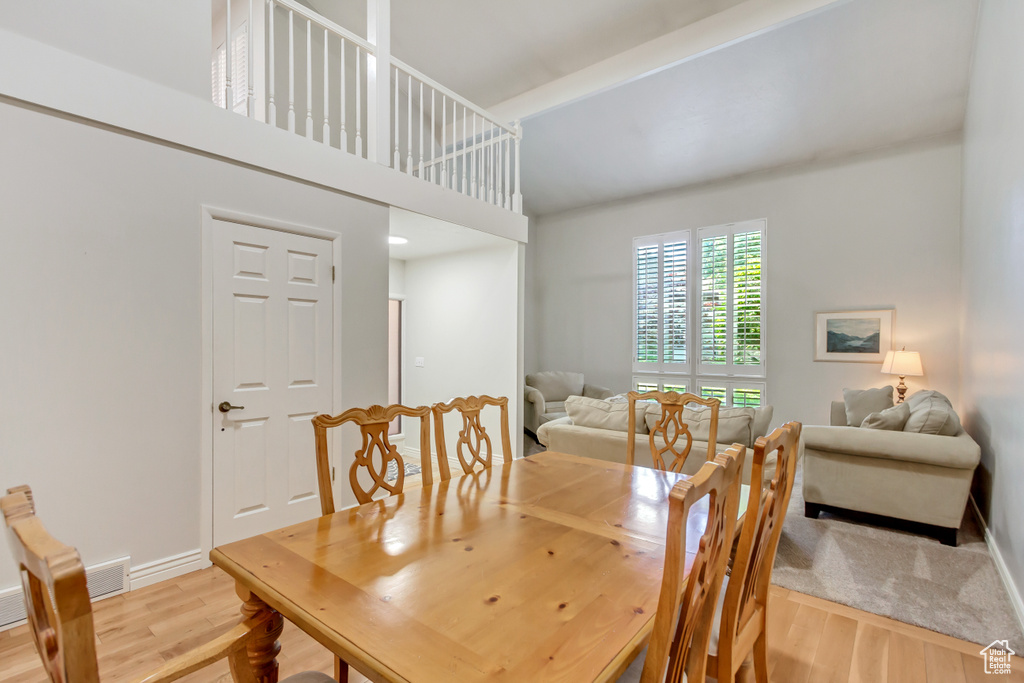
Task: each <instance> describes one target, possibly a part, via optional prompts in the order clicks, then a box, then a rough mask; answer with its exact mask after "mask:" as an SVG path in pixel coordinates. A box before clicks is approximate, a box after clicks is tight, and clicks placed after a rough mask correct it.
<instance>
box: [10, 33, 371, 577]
mask: <svg viewBox="0 0 1024 683" xmlns="http://www.w3.org/2000/svg"><path fill="white" fill-rule="evenodd" d="M202 51H203V52H205V51H206V46H205V45H204V46H203V48H202ZM0 129H2V130H7V131H11V130H17V131H19V133H18V135H3V136H0V159H3V163H0V206H3V220H2V229H3V237H4V244H3V248H2V249H0V288H2V290H3V292H4V295H3V296H2V297H0V320H2V321H3V323H2V324H3V328H2V329H3V332H2V334H0V354H2V356H3V358H4V362H3V363H0V387H3V391H0V416H2V417H0V490H5V489H6V488H7V487H10V486H13V485H17V484H22V483H27V484H30V485H31V486H32V487H33V490H34V491H35V493H36V499H37V503H38V508H39V511H40V514H41V515H42V516H43V517H44V519H45V520H46V522H47V524H48V526H49V527H50V528H51V530H52V532H53V533H54V534H56V535H57V536H58V537H61V538H64V539H66V540H67V541H68V542H71V543H74V544H75V545H76V546H77V547H78V548H79V549H80V551H81V553H82V555H83V559H84V561H85V563H86V565H91V564H94V563H98V562H102V561H105V560H109V559H112V558H116V557H120V556H123V555H131V558H132V565H133V566H137V565H140V564H144V563H148V562H153V561H157V560H160V559H163V558H166V557H169V556H172V555H175V554H178V553H184V552H188V551H192V550H195V549H196V548H199V547H200V527H201V525H204V524H205V525H209V524H210V520H204V519H201V518H200V449H201V446H202V444H201V440H200V427H201V423H202V420H203V419H208V415H209V412H208V411H209V407H208V406H207V407H206V408H205V409H204V406H202V405H201V392H202V377H201V367H200V360H201V352H202V349H201V322H202V321H201V310H200V307H201V304H202V297H201V267H200V257H201V240H200V236H201V220H202V211H201V207H202V206H203V205H207V206H212V207H218V208H221V209H228V210H233V211H238V212H243V213H247V214H254V215H257V216H266V217H270V218H274V219H278V220H282V221H288V222H292V223H297V224H302V225H307V226H311V227H316V228H321V229H325V230H329V231H336V232H338V233H340V234H341V235H342V236H343V237H342V261H341V263H340V264H337V265H338V266H339V268H338V278H339V280H340V282H341V297H342V308H343V310H344V316H345V318H344V322H343V326H342V330H343V333H342V338H341V339H340V340H337V341H336V343H340V344H341V345H342V350H343V362H342V368H341V370H342V376H343V380H342V383H341V387H340V390H341V392H342V396H343V401H344V404H345V405H369V404H371V403H381V402H383V401H384V400H385V399H386V396H387V393H386V392H387V383H386V376H387V357H386V352H387V307H386V305H385V304H386V300H387V295H388V275H387V259H388V251H387V250H388V247H387V243H386V235H387V232H388V209H387V207H384V206H381V205H379V204H375V203H370V202H364V201H360V200H358V199H354V198H352V197H351V196H347V195H344V194H342V193H340V192H334V191H329V190H325V189H322V188H318V187H314V186H312V185H308V184H304V183H297V182H292V181H289V180H286V179H283V178H280V177H278V176H276V175H273V174H270V173H264V172H260V171H256V170H252V169H248V168H244V167H242V166H237V165H233V164H229V163H225V162H223V161H218V160H215V159H212V158H209V157H207V156H204V155H200V154H194V153H191V152H188V151H184V150H181V149H177V148H174V147H170V146H164V145H160V144H155V143H153V142H150V141H146V140H143V139H139V138H137V137H134V136H129V135H122V134H118V133H115V132H111V131H109V130H106V129H103V128H100V127H97V126H92V125H86V124H82V123H79V122H76V121H74V120H70V119H68V118H65V117H60V116H50V115H47V114H43V113H39V112H37V111H35V110H32V109H29V108H25V107H20V106H14V105H11V104H8V103H0ZM310 457H312V454H311V455H310ZM340 469H341V468H340V467H339V470H340ZM16 583H17V574H16V573H15V572H14V571H13V567H12V563H11V561H10V558H9V557H8V556H7V551H6V548H5V549H4V550H2V551H0V588H5V587H7V586H11V585H14V584H16Z"/></svg>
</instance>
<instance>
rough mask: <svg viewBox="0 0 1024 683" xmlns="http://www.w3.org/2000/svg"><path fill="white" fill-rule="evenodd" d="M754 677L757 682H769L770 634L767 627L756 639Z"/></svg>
mask: <svg viewBox="0 0 1024 683" xmlns="http://www.w3.org/2000/svg"><path fill="white" fill-rule="evenodd" d="M753 654H754V679H755V680H756V681H757V683H768V636H767V633H766V629H764V628H762V629H761V633H760V634H759V635H758V636H757V640H755V641H754V653H753Z"/></svg>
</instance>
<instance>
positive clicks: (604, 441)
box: [537, 396, 775, 483]
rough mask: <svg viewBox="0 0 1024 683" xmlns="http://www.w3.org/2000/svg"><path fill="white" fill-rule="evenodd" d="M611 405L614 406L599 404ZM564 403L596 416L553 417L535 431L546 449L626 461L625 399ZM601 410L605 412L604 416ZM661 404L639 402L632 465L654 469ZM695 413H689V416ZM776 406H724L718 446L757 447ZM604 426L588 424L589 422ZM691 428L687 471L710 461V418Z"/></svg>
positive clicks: (746, 470) (770, 468)
mask: <svg viewBox="0 0 1024 683" xmlns="http://www.w3.org/2000/svg"><path fill="white" fill-rule="evenodd" d="M598 404H611V405H598ZM566 407H567V409H568V411H569V414H570V415H575V416H576V417H578V418H579V417H580V416H581V413H580V412H579V410H580V408H584V409H585V408H592V409H594V410H593V411H592V412H596V413H597V415H596V417H595V415H593V414H589V415H584V416H583V417H584V419H582V420H581V421H582V422H584V423H585V424H575V423H574V422H573V418H572V417H570V416H566V417H563V418H559V419H557V420H551V421H549V422H546V423H545V424H543V425H541V426H540V429H539V430H538V431H537V440H538V441H540V443H541V444H543V445H544V446H546V447H547V449H548V450H551V451H558V452H560V453H571V454H573V455H582V456H584V457H587V458H595V459H598V460H610V461H612V462H623V463H624V462H626V440H627V438H628V435H627V429H628V427H627V421H628V416H629V414H628V412H626V411H627V410H628V404H626V403H625V401H612V402H608V401H593V400H591V399H586V398H583V397H579V396H571V397H569V398H568V399H567V400H566ZM574 408H575V410H574ZM602 411H603V413H605V414H602ZM660 412H661V407H660V406H659V405H658V404H656V403H648V402H642V403H639V404H638V405H637V426H638V431H639V432H640V433H638V434H636V435H635V436H634V439H635V444H636V454H635V460H634V464H636V465H642V466H644V467H654V461H653V460H652V459H651V448H650V432H649V425H650V424H653V422H654V421H655V420H656V419H657V416H659V415H660ZM690 412H691V411H690V410H689V409H688V410H687V411H686V413H687V414H689V413H690ZM772 413H773V409H772V406H763V407H760V408H742V409H736V408H725V407H723V408H722V409H721V414H720V419H719V424H718V437H717V438H716V440H715V441H716V446H717V448H716V450H718V451H719V452H720V451H722V450H724V449H725V447H726V446H728V445H729V444H732V443H734V442H737V443H743V444H744V445H746V446H751V447H752V446H753V445H754V441H755V440H756V439H757V437H759V436H764V435H765V434H766V433H767V432H768V426H769V424H770V423H771V420H772ZM588 424H589V425H597V424H601V425H603V426H586V425H588ZM687 424H688V427H689V428H690V430H691V434H692V436H693V439H694V441H693V445H692V447H691V448H690V453H689V455H688V456H687V458H686V462H685V463H684V464H683V473H684V474H694V473H696V472H697V470H699V469H700V467H701V465H703V464H704V462H705V460H706V459H707V452H708V443H707V438H708V435H707V424H708V423H707V421H706V420H703V421H701V420H699V418H696V419H688V420H687ZM655 442H656V443H657V444H658V445H659V446H664V441H663V440H662V439H661V437H660V435H659V436H655ZM751 463H752V459H751V458H746V460H745V463H744V466H743V481H744V483H750V467H751ZM774 472H775V467H774V463H770V464H766V467H765V477H767V478H770V477H771V475H772V474H774Z"/></svg>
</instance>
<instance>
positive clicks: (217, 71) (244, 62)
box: [210, 22, 249, 114]
mask: <svg viewBox="0 0 1024 683" xmlns="http://www.w3.org/2000/svg"><path fill="white" fill-rule="evenodd" d="M226 78H227V53H226V51H225V50H224V45H223V44H221V45H220V47H218V48H217V49H216V50H215V51H214V53H213V57H212V59H211V60H210V81H211V85H212V92H211V95H212V99H213V103H214V104H216V105H217V106H218V107H224V97H225V94H226V89H227V82H226ZM231 98H232V102H231V109H232V110H233V111H235V112H237V113H239V114H247V113H248V98H249V27H248V26H247V25H246V23H244V22H243V23H242V25H241V26H239V27H238V28H236V29H235V30H234V31H233V32H232V34H231Z"/></svg>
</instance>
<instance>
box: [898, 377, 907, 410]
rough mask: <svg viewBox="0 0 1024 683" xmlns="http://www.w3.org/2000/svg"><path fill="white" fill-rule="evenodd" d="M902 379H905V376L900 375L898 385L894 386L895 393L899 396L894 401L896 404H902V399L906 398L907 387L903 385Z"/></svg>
mask: <svg viewBox="0 0 1024 683" xmlns="http://www.w3.org/2000/svg"><path fill="white" fill-rule="evenodd" d="M904 379H906V375H900V383H899V384H897V385H896V393H897V394H899V398H898V399H897V400H896V403H897V404H899V403H903V399H904V398H906V396H907V385H906V384H904V383H903V380H904Z"/></svg>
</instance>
